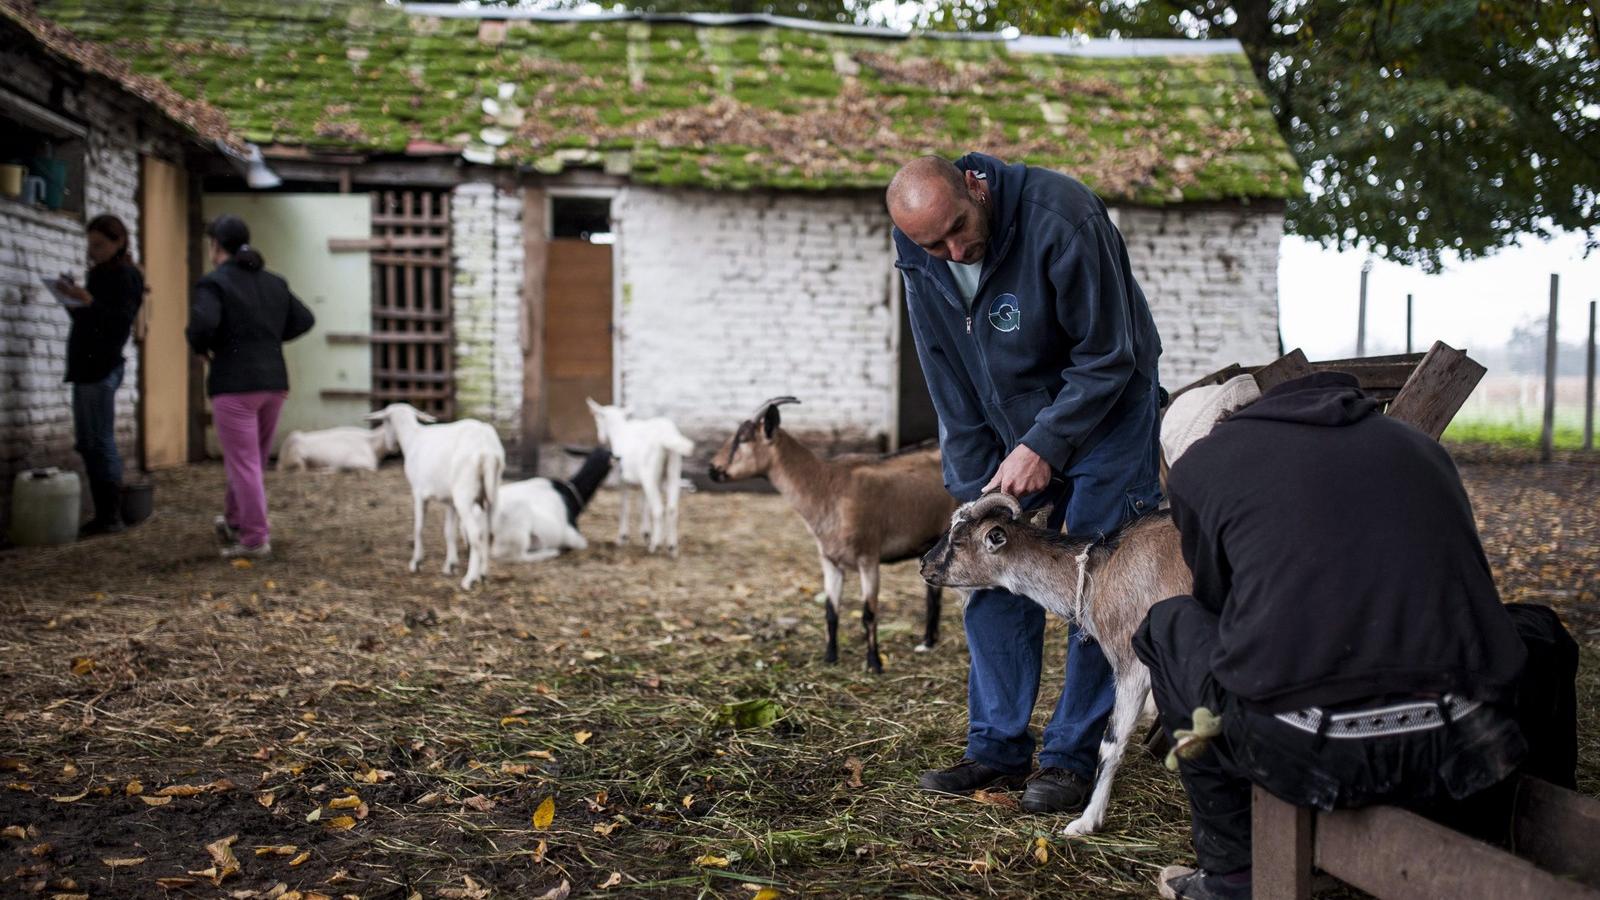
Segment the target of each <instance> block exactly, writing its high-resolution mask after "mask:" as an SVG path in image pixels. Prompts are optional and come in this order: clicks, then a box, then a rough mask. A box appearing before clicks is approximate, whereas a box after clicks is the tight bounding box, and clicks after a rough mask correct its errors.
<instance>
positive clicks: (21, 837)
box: [0, 825, 28, 841]
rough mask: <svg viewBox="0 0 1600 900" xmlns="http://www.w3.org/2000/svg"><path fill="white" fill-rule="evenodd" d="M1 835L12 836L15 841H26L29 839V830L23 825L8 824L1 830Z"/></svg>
mask: <svg viewBox="0 0 1600 900" xmlns="http://www.w3.org/2000/svg"><path fill="white" fill-rule="evenodd" d="M0 836H4V837H8V838H11V839H12V840H13V841H25V840H27V839H28V830H27V829H26V828H23V827H22V826H21V825H7V826H6V827H5V828H4V830H0Z"/></svg>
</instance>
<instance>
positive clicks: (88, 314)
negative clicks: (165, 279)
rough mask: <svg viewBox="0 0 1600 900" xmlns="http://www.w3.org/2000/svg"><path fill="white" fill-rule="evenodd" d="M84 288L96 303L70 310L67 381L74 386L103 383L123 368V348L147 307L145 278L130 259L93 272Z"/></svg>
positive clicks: (114, 261) (118, 261)
mask: <svg viewBox="0 0 1600 900" xmlns="http://www.w3.org/2000/svg"><path fill="white" fill-rule="evenodd" d="M84 288H85V289H86V290H88V292H89V296H90V297H92V298H94V299H93V302H92V303H89V304H88V305H87V306H80V307H77V308H74V309H69V310H67V315H68V316H71V317H72V330H71V331H69V332H67V376H66V378H65V379H63V380H65V381H68V382H71V383H73V384H92V383H94V382H96V381H103V380H104V379H105V377H106V376H107V375H110V374H111V370H112V369H115V368H116V367H117V366H119V365H121V364H122V348H123V346H125V345H126V344H127V343H128V334H129V333H130V332H131V331H132V330H133V320H134V319H135V318H137V317H138V315H139V307H140V305H141V304H143V303H144V276H143V275H142V274H140V272H139V267H138V266H135V265H134V264H133V263H132V262H130V261H129V260H128V259H127V258H126V257H123V258H121V259H117V260H113V261H111V262H108V263H104V264H102V265H98V266H95V267H94V268H92V269H90V270H89V277H88V279H87V281H86V283H85V284H84Z"/></svg>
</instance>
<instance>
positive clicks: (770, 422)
mask: <svg viewBox="0 0 1600 900" xmlns="http://www.w3.org/2000/svg"><path fill="white" fill-rule="evenodd" d="M782 420H783V417H782V416H781V415H779V414H778V407H776V406H769V407H767V411H766V412H765V413H763V414H762V416H761V430H762V432H763V433H765V434H766V436H767V440H769V441H770V440H772V435H773V434H774V433H775V432H777V430H778V425H779V423H780V422H782Z"/></svg>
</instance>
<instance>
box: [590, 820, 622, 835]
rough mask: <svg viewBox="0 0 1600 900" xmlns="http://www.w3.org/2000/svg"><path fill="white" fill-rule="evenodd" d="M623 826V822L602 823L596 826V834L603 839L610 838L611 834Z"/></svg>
mask: <svg viewBox="0 0 1600 900" xmlns="http://www.w3.org/2000/svg"><path fill="white" fill-rule="evenodd" d="M621 826H622V823H621V822H601V823H600V824H599V825H596V826H594V833H595V834H598V835H600V836H601V837H610V836H611V832H613V831H616V830H617V829H618V828H619V827H621Z"/></svg>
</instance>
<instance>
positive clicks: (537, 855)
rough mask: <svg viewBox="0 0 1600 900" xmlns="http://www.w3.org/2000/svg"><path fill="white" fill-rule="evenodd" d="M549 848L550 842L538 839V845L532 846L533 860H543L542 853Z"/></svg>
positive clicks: (538, 861) (537, 861)
mask: <svg viewBox="0 0 1600 900" xmlns="http://www.w3.org/2000/svg"><path fill="white" fill-rule="evenodd" d="M549 850H550V844H549V843H547V842H546V841H544V840H543V839H541V840H540V841H539V846H537V847H535V848H533V861H534V862H536V863H540V862H544V855H545V854H546V853H548V852H549Z"/></svg>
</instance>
